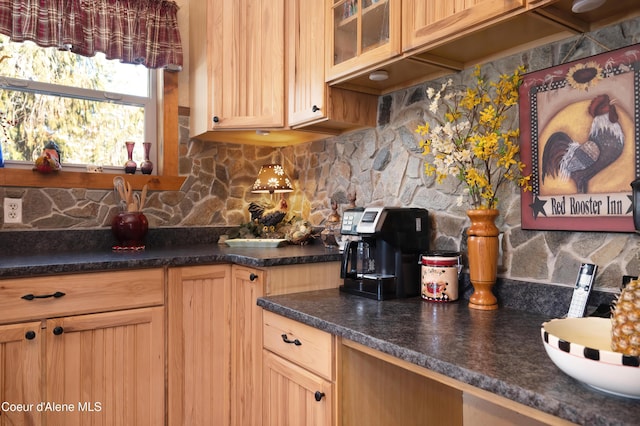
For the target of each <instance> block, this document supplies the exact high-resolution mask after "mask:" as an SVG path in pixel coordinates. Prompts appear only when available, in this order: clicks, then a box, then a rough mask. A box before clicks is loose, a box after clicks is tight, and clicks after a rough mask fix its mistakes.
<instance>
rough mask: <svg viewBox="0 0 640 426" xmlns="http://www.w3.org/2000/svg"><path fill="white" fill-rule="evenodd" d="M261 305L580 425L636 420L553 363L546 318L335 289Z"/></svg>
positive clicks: (631, 406) (618, 401)
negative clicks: (544, 328) (543, 337)
mask: <svg viewBox="0 0 640 426" xmlns="http://www.w3.org/2000/svg"><path fill="white" fill-rule="evenodd" d="M258 305H259V306H261V307H263V308H264V309H266V310H269V311H273V312H275V313H278V314H281V315H283V316H285V317H288V318H291V319H294V320H297V321H300V322H302V323H305V324H308V325H311V326H313V327H316V328H319V329H321V330H324V331H327V332H329V333H332V334H334V335H337V336H341V337H344V338H346V339H349V340H352V341H354V342H357V343H360V344H363V345H366V346H368V347H371V348H373V349H377V350H379V351H382V352H384V353H387V354H390V355H393V356H395V357H397V358H400V359H402V360H405V361H408V362H411V363H413V364H416V365H419V366H422V367H425V368H428V369H430V370H433V371H435V372H438V373H441V374H444V375H446V376H448V377H451V378H453V379H456V380H459V381H460V382H463V383H467V384H470V385H473V386H476V387H478V388H480V389H484V390H486V391H489V392H492V393H495V394H497V395H500V396H503V397H505V398H508V399H510V400H513V401H516V402H519V403H521V404H524V405H527V406H530V407H533V408H535V409H537V410H541V411H544V412H547V413H550V414H552V415H555V416H558V417H560V418H563V419H566V420H569V421H572V422H575V423H578V424H585V425H631V424H633V425H636V424H638V419H640V401H637V400H632V399H626V398H622V397H616V396H612V395H608V394H604V393H602V392H600V391H597V390H594V389H592V388H589V387H587V386H586V385H583V384H581V383H580V382H578V381H576V380H574V379H572V378H571V377H569V376H567V375H565V374H564V373H563V372H562V371H560V370H559V369H558V368H557V367H556V366H555V365H554V364H553V363H552V362H551V360H550V359H549V358H548V356H547V355H546V353H545V350H544V347H543V344H542V340H541V337H540V326H541V324H542V323H543V322H544V321H547V320H549V319H551V318H552V317H551V316H548V315H544V314H541V313H533V312H527V311H521V310H516V309H511V308H505V307H501V308H500V309H498V310H496V311H477V310H473V309H469V308H468V307H467V302H466V301H463V300H461V301H458V302H454V303H448V304H438V303H430V302H426V301H423V300H422V299H420V298H410V299H401V300H388V301H384V302H377V301H375V300H370V299H366V298H362V297H358V296H353V295H348V294H345V293H341V292H340V291H338V290H337V289H335V290H322V291H313V292H306V293H297V294H290V295H282V296H271V297H265V298H260V299H258Z"/></svg>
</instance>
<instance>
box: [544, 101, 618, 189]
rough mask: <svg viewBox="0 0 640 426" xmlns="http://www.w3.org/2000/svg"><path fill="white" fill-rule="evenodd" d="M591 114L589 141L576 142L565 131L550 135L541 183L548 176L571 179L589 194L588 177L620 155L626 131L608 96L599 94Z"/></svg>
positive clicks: (593, 103)
mask: <svg viewBox="0 0 640 426" xmlns="http://www.w3.org/2000/svg"><path fill="white" fill-rule="evenodd" d="M589 114H590V115H591V117H593V121H592V124H591V129H590V130H589V140H587V141H586V142H584V143H579V142H576V141H574V140H572V139H571V138H570V137H569V135H567V134H566V133H564V132H556V133H554V134H552V135H551V136H550V137H549V139H548V140H547V144H546V145H545V147H544V152H543V154H542V182H544V178H545V176H547V175H549V176H551V177H556V176H559V177H560V178H561V179H563V180H567V179H572V180H573V181H574V182H575V184H576V189H577V191H578V193H579V194H586V193H587V192H588V189H589V180H590V179H591V178H592V177H594V176H595V175H597V174H598V173H600V172H601V171H602V170H603V169H604V168H606V167H607V166H609V165H610V164H611V163H613V162H614V161H616V160H617V159H618V157H620V155H621V154H622V148H623V147H624V133H623V132H622V127H621V126H620V123H619V122H618V112H617V111H616V107H615V106H614V105H613V102H612V101H611V100H610V99H609V96H608V95H599V96H597V97H596V98H595V99H593V100H592V101H591V104H590V105H589Z"/></svg>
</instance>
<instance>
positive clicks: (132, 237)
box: [111, 212, 149, 249]
mask: <svg viewBox="0 0 640 426" xmlns="http://www.w3.org/2000/svg"><path fill="white" fill-rule="evenodd" d="M148 230H149V222H148V221H147V217H146V216H145V215H144V213H142V212H121V213H118V214H117V215H116V216H115V217H114V218H113V220H112V221H111V231H113V235H114V236H115V237H116V240H117V241H118V244H119V246H120V247H122V248H130V249H140V248H144V237H145V236H146V235H147V231H148Z"/></svg>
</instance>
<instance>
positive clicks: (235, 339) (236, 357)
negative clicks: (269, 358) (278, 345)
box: [231, 265, 267, 426]
mask: <svg viewBox="0 0 640 426" xmlns="http://www.w3.org/2000/svg"><path fill="white" fill-rule="evenodd" d="M266 274H267V273H266V272H265V271H262V270H257V269H253V268H246V267H243V266H236V265H234V266H233V267H232V284H231V287H232V299H233V307H232V319H233V320H232V332H231V336H232V337H231V341H232V349H231V350H232V353H233V357H232V360H231V370H232V376H231V389H232V390H231V410H232V412H231V420H232V421H231V423H232V424H234V425H243V426H251V425H255V426H259V425H261V424H262V308H260V307H259V306H258V305H257V304H256V303H257V299H258V297H262V296H263V295H264V283H265V282H266V281H267V276H266Z"/></svg>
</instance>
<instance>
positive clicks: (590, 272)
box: [567, 263, 598, 318]
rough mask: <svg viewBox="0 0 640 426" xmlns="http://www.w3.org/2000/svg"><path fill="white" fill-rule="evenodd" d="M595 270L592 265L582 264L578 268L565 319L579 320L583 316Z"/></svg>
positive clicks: (596, 267) (594, 266)
mask: <svg viewBox="0 0 640 426" xmlns="http://www.w3.org/2000/svg"><path fill="white" fill-rule="evenodd" d="M597 269H598V266H597V265H594V264H593V263H583V264H582V265H581V266H580V271H579V272H578V278H577V279H576V286H575V287H574V289H573V297H572V298H571V305H570V306H569V312H568V313H567V318H581V317H583V316H584V310H585V308H586V307H587V299H588V298H589V293H591V287H592V284H593V279H594V278H595V277H596V270H597Z"/></svg>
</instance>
